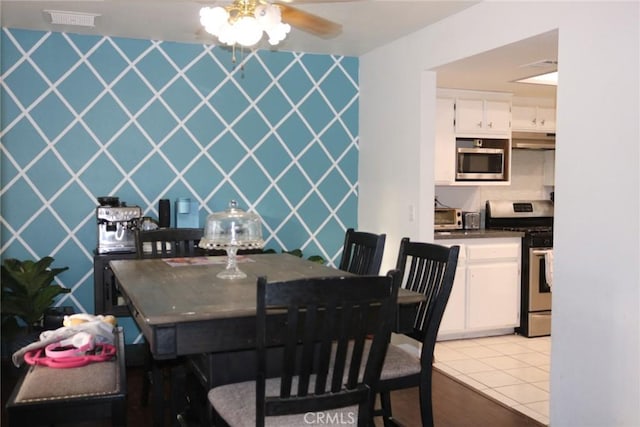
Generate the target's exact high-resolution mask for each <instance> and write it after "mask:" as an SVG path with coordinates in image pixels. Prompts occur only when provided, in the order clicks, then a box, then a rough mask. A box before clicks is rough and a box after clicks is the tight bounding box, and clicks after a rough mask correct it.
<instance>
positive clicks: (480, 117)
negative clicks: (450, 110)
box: [455, 97, 511, 137]
mask: <svg viewBox="0 0 640 427" xmlns="http://www.w3.org/2000/svg"><path fill="white" fill-rule="evenodd" d="M455 109H456V112H455V114H456V134H458V135H466V136H480V135H492V136H495V135H506V136H507V137H508V136H509V133H510V132H511V102H510V101H508V100H499V99H470V98H467V97H459V98H457V99H456V106H455Z"/></svg>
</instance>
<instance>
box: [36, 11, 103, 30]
mask: <svg viewBox="0 0 640 427" xmlns="http://www.w3.org/2000/svg"><path fill="white" fill-rule="evenodd" d="M44 12H45V13H48V14H49V15H51V23H52V24H58V25H75V26H79V27H94V26H95V24H94V21H95V18H96V16H100V14H98V13H84V12H65V11H62V10H45V11H44Z"/></svg>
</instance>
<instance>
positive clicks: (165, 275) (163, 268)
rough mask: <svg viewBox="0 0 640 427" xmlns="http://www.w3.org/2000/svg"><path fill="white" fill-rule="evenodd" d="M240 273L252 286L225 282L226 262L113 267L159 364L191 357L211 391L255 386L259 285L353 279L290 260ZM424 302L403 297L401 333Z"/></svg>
mask: <svg viewBox="0 0 640 427" xmlns="http://www.w3.org/2000/svg"><path fill="white" fill-rule="evenodd" d="M237 265H238V267H239V268H240V270H242V271H243V272H244V273H245V274H246V277H245V278H240V279H223V278H219V277H217V274H218V273H220V272H221V271H223V270H224V269H225V268H226V266H227V257H226V256H200V257H185V258H156V259H125V260H114V261H111V262H110V267H111V269H112V271H113V273H114V276H115V278H116V286H117V288H118V290H119V292H120V294H121V295H122V297H123V298H124V300H125V302H126V304H127V306H128V307H129V310H130V312H131V315H132V317H133V319H134V321H135V322H136V324H137V325H138V327H139V328H140V330H141V331H142V334H143V335H144V338H145V339H146V341H147V343H148V344H149V348H150V352H151V354H152V355H153V357H154V359H156V360H164V359H176V358H179V357H183V356H186V359H188V360H189V363H190V365H191V367H192V369H193V370H194V372H196V375H197V376H198V379H199V380H200V382H201V383H202V385H203V387H204V388H205V389H210V388H212V387H214V386H217V385H222V384H227V383H230V382H237V381H245V380H248V379H251V378H255V372H254V371H255V362H254V361H255V336H256V293H257V280H258V277H260V276H265V277H266V278H267V280H268V281H270V282H275V281H286V280H294V279H303V278H312V277H329V276H348V275H351V273H348V272H345V271H342V270H339V269H336V268H333V267H331V266H328V265H324V264H320V263H317V262H313V261H310V260H306V259H303V258H301V257H297V256H295V255H291V254H287V253H266V254H250V255H239V256H238V257H237ZM424 299H425V298H424V296H423V295H422V294H420V293H416V292H413V291H409V290H406V289H400V290H399V292H398V301H397V302H398V305H397V310H396V317H397V319H396V321H395V326H394V332H399V333H402V332H408V331H411V330H412V328H413V322H414V320H415V316H416V310H417V308H418V306H419V304H420V302H422V301H424ZM275 323H276V322H274V324H275ZM267 327H269V326H267Z"/></svg>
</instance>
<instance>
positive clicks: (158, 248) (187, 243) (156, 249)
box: [135, 228, 205, 259]
mask: <svg viewBox="0 0 640 427" xmlns="http://www.w3.org/2000/svg"><path fill="white" fill-rule="evenodd" d="M203 233H204V230H203V229H202V228H158V229H156V230H147V231H143V230H136V234H135V236H136V252H137V254H138V258H140V259H146V258H174V257H193V256H199V255H202V254H204V253H205V251H204V250H201V249H200V248H199V247H198V243H199V242H200V239H201V238H202V236H203Z"/></svg>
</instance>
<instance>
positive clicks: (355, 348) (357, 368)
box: [208, 271, 399, 427]
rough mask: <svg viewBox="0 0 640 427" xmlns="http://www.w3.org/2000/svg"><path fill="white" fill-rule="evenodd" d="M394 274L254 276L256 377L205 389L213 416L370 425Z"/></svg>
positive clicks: (247, 421)
mask: <svg viewBox="0 0 640 427" xmlns="http://www.w3.org/2000/svg"><path fill="white" fill-rule="evenodd" d="M398 279H399V274H398V272H397V271H391V272H389V274H388V275H387V276H348V277H324V278H308V279H298V280H291V281H285V282H272V283H268V282H267V279H266V278H265V277H260V278H259V279H258V286H257V317H256V332H257V333H256V346H257V364H256V372H257V379H256V380H255V381H247V382H241V383H234V384H227V385H222V386H219V387H214V388H213V389H211V391H209V393H208V398H209V401H210V402H211V405H212V406H213V408H214V410H215V411H216V413H217V414H218V416H219V417H220V418H222V420H223V421H224V422H225V423H226V424H228V425H230V426H254V425H255V426H259V427H260V426H264V425H265V421H267V422H268V424H269V425H277V426H279V427H281V426H296V427H299V426H303V425H307V424H314V423H326V422H327V420H334V423H335V422H338V423H341V422H349V423H350V424H353V423H354V422H356V421H357V424H358V425H359V426H368V425H372V424H373V418H372V410H373V402H374V398H375V389H376V386H377V382H378V380H379V376H380V370H381V369H382V364H383V361H384V356H385V353H386V349H387V346H388V342H389V339H390V335H391V329H392V326H393V319H394V313H395V305H396V299H397V292H398V287H399V281H398ZM274 346H276V347H275V349H274ZM274 359H275V360H274ZM274 366H276V367H277V368H275V371H274V370H268V369H267V367H274Z"/></svg>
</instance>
